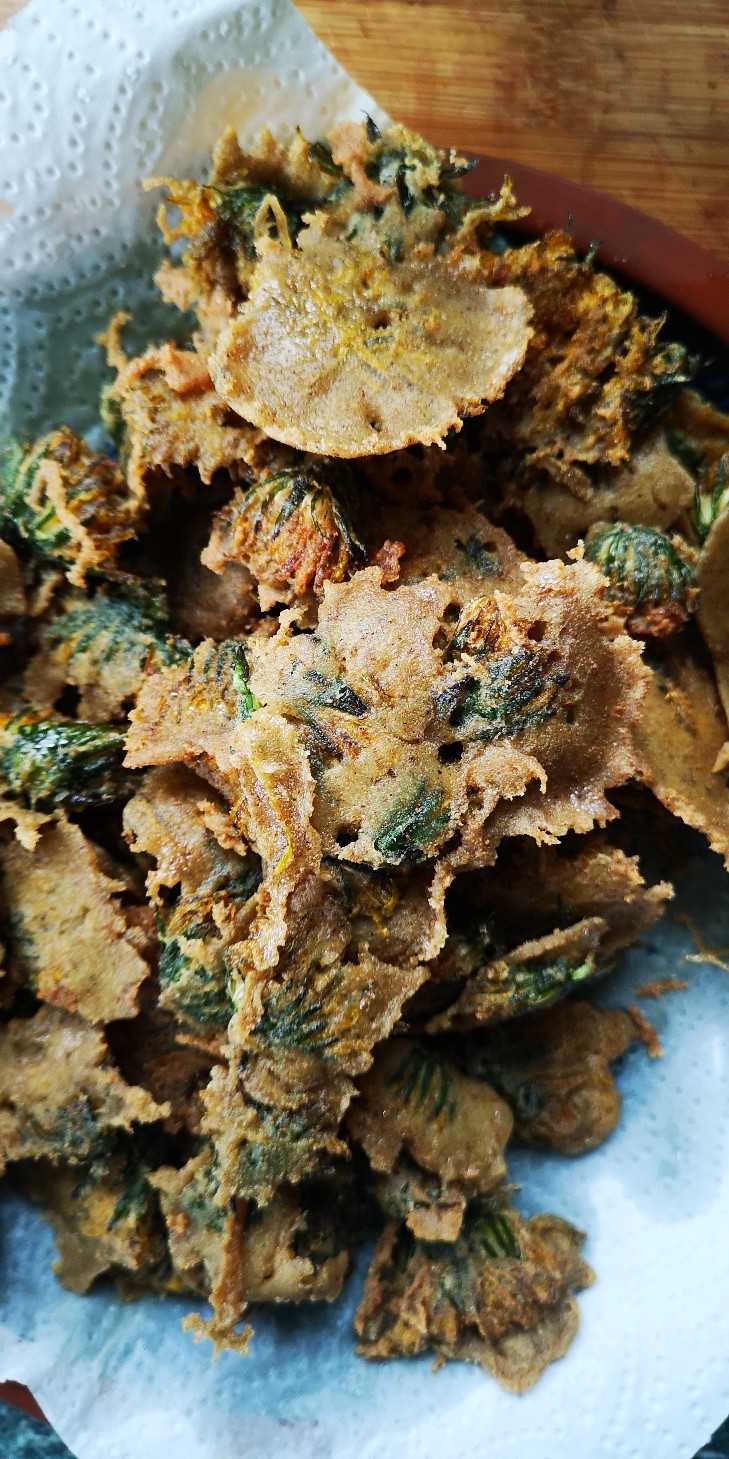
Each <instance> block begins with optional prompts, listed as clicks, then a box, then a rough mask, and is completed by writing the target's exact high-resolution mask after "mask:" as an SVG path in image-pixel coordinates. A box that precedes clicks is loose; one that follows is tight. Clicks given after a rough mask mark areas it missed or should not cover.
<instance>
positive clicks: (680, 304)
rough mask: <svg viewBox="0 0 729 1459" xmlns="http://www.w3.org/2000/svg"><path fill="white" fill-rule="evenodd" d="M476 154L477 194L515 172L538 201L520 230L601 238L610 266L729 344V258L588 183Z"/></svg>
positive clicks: (524, 196)
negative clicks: (562, 231)
mask: <svg viewBox="0 0 729 1459" xmlns="http://www.w3.org/2000/svg"><path fill="white" fill-rule="evenodd" d="M468 155H469V157H470V158H471V159H472V160H473V161H475V163H476V166H475V168H474V169H473V171H471V172H470V173H469V174H468V176H467V178H466V188H467V191H468V192H469V193H470V194H472V195H474V196H479V195H480V196H483V194H484V193H485V192H493V191H498V189H499V187H500V186H501V182H502V180H503V178H504V176H508V177H509V178H510V179H511V182H512V184H513V185H514V190H515V192H516V195H517V197H518V199H519V201H520V202H522V203H524V204H526V205H528V206H529V207H530V209H531V211H530V213H529V215H528V216H527V217H526V218H523V219H520V220H519V221H518V222H517V223H516V224H514V225H512V226H514V227H515V228H516V229H517V230H518V231H519V232H523V233H527V234H531V235H537V234H542V233H546V232H549V231H550V230H553V229H564V228H566V227H567V226H568V225H569V226H570V228H571V232H572V236H573V238H574V241H575V244H576V245H577V248H578V249H579V250H580V251H583V252H587V250H588V249H589V248H590V247H591V246H592V245H593V244H594V243H596V242H597V244H598V246H597V251H596V257H597V259H598V261H599V262H600V263H601V264H602V265H603V266H604V267H606V268H609V269H614V270H616V271H617V272H618V273H620V274H623V275H625V276H626V277H627V278H628V279H630V280H631V281H632V282H633V283H636V284H640V285H642V286H643V287H644V288H646V289H649V290H650V291H651V292H652V293H654V294H657V295H659V296H660V298H661V299H664V300H665V301H666V303H667V304H672V305H673V306H674V307H675V308H676V309H680V310H681V311H682V313H684V314H687V315H688V316H689V317H690V318H691V319H693V320H695V322H696V323H697V324H700V325H702V326H703V327H704V329H706V330H708V331H709V333H710V334H712V335H713V336H714V337H715V339H718V340H720V341H721V343H722V344H725V345H728V346H729V261H724V260H723V259H720V258H718V257H717V256H716V255H715V254H713V253H711V252H710V251H709V249H707V248H704V247H703V246H702V245H701V244H699V243H694V242H693V240H692V239H690V238H687V237H685V235H684V234H683V233H678V232H677V231H676V230H675V229H673V228H670V227H668V226H667V225H666V224H665V223H661V222H659V220H658V219H657V218H652V217H651V216H650V215H649V214H648V213H644V212H642V211H641V210H640V209H638V208H634V207H632V206H630V205H629V204H627V203H623V202H620V201H619V200H618V199H617V198H613V197H610V195H609V194H608V193H603V192H599V191H597V189H595V188H591V187H587V186H586V185H585V184H584V183H579V182H573V181H572V180H571V179H570V178H566V177H560V176H558V175H557V174H556V173H550V172H542V171H540V170H539V169H537V168H535V167H528V166H526V165H525V164H523V163H520V162H511V161H509V160H508V159H506V158H502V157H494V156H492V155H490V154H488V153H482V152H470V153H469V154H468ZM570 220H571V222H570Z"/></svg>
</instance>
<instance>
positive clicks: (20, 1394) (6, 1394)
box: [0, 1382, 45, 1419]
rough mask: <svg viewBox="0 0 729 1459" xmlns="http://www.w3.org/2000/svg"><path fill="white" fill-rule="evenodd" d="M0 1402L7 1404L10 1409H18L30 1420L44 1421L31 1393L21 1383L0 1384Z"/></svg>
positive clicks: (43, 1416) (42, 1414)
mask: <svg viewBox="0 0 729 1459" xmlns="http://www.w3.org/2000/svg"><path fill="white" fill-rule="evenodd" d="M0 1402H1V1403H9V1404H10V1406H11V1408H19V1409H20V1410H21V1412H22V1413H27V1414H28V1416H29V1417H30V1418H41V1419H45V1414H44V1413H42V1412H41V1410H40V1409H39V1407H38V1404H37V1403H36V1401H35V1399H34V1397H33V1395H32V1393H30V1392H29V1391H28V1389H27V1388H24V1387H23V1384H22V1383H12V1382H11V1383H0Z"/></svg>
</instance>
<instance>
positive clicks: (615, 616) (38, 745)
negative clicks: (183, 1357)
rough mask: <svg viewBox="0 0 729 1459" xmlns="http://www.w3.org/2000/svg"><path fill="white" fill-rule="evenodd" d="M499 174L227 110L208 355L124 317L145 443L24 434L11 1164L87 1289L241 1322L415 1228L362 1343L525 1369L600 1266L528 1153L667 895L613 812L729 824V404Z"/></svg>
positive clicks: (7, 651)
mask: <svg viewBox="0 0 729 1459" xmlns="http://www.w3.org/2000/svg"><path fill="white" fill-rule="evenodd" d="M466 170H467V169H466V165H465V164H464V163H463V161H462V160H461V159H459V158H458V157H455V156H454V155H446V154H443V153H441V152H437V151H435V150H434V149H432V148H431V147H430V146H428V145H427V144H426V143H425V142H423V141H422V140H421V139H420V138H418V137H415V136H413V135H412V134H410V133H408V132H406V131H405V130H403V129H402V128H399V127H393V128H391V129H389V130H388V131H387V132H386V133H384V134H380V133H379V132H378V131H377V129H376V128H375V127H374V126H373V125H372V124H371V123H369V122H367V123H364V124H362V125H359V124H353V123H348V124H346V125H343V126H341V127H340V128H338V129H337V130H336V131H335V133H334V134H333V135H332V137H331V138H330V140H329V141H328V142H317V143H313V144H312V143H309V142H307V141H306V140H305V139H304V138H303V137H302V136H301V135H300V134H297V135H296V136H295V137H294V138H293V140H289V141H288V142H286V143H285V144H284V143H280V142H278V141H276V140H274V139H273V138H272V137H271V136H269V135H264V136H263V137H262V138H261V139H260V140H259V143H258V144H257V145H256V147H255V149H254V150H253V151H252V152H250V153H244V152H243V151H241V149H240V147H239V145H238V142H237V141H236V139H235V137H234V136H233V135H232V134H227V135H226V136H224V137H223V139H222V141H221V143H220V145H219V147H218V149H217V152H216V155H215V158H214V162H213V168H212V172H211V175H210V178H209V180H208V182H207V183H206V184H205V185H201V184H198V183H196V182H193V181H186V182H168V183H167V184H166V187H167V194H168V199H169V201H168V205H167V209H163V210H162V218H161V223H162V227H163V232H164V233H165V237H166V240H167V242H168V244H169V245H170V253H169V258H168V260H167V262H166V263H165V264H164V265H163V267H162V269H161V270H160V274H159V277H158V281H159V284H160V286H161V289H162V291H163V294H164V295H165V297H166V298H167V299H168V300H169V301H170V302H171V303H174V304H176V305H178V306H180V307H181V308H183V309H192V310H193V311H194V313H195V316H196V319H197V328H196V330H195V333H194V334H193V336H192V338H191V340H190V341H188V343H187V344H186V345H185V346H184V347H183V346H180V345H179V344H174V343H172V342H168V343H166V344H164V345H162V346H156V347H151V348H150V349H149V350H148V351H147V352H146V353H145V354H143V355H142V356H141V357H139V358H136V359H128V358H127V357H126V355H125V352H124V335H123V330H124V323H125V319H124V317H123V316H121V317H117V319H116V320H114V321H113V323H112V325H111V326H110V329H109V332H108V335H107V337H106V347H107V353H108V357H109V360H110V362H111V364H112V365H113V366H114V368H115V372H116V377H115V379H114V381H113V382H112V383H111V385H110V386H109V387H108V388H106V390H105V392H104V396H103V400H102V407H101V408H102V419H103V422H104V425H105V427H106V430H107V432H108V434H109V437H110V446H109V450H108V453H107V454H102V455H95V454H93V452H92V451H91V450H90V448H89V447H88V445H87V444H86V443H85V442H84V441H82V440H79V439H77V438H76V437H75V436H74V435H73V433H72V432H71V431H70V430H68V429H66V428H64V427H63V426H61V427H60V428H59V429H57V430H55V431H53V432H52V433H51V434H49V435H47V436H44V437H43V438H42V439H41V440H39V441H36V442H35V443H34V444H33V445H30V446H26V445H24V444H23V443H18V444H13V445H8V446H6V448H5V451H4V469H3V479H2V488H1V491H0V510H1V518H0V528H1V531H2V540H0V632H1V635H2V650H1V653H2V665H3V687H2V691H1V692H2V699H1V708H2V726H1V729H0V772H1V777H2V783H1V786H0V789H1V791H2V796H1V799H0V812H1V820H2V830H1V831H0V871H1V873H2V904H1V906H0V937H1V940H2V944H3V957H2V962H1V964H0V1009H1V1010H2V1012H1V1015H0V1016H1V1020H2V1021H1V1022H0V1044H1V1049H0V1159H2V1161H3V1163H4V1164H7V1165H9V1166H11V1167H13V1168H14V1169H15V1170H16V1172H17V1173H18V1175H19V1177H20V1178H21V1179H22V1182H23V1184H24V1187H25V1188H26V1189H27V1190H29V1191H30V1193H31V1194H32V1195H33V1196H34V1197H35V1198H37V1199H38V1200H39V1201H40V1202H41V1203H42V1205H43V1207H44V1208H45V1210H46V1211H47V1213H48V1216H49V1219H50V1221H51V1222H52V1224H53V1226H54V1228H55V1229H56V1231H57V1235H58V1249H59V1261H58V1265H57V1270H58V1273H59V1276H60V1279H61V1280H62V1281H63V1282H64V1283H65V1284H66V1285H67V1286H69V1287H71V1288H72V1289H73V1290H75V1291H78V1292H85V1291H87V1290H88V1289H89V1287H90V1286H91V1284H92V1283H93V1282H94V1281H95V1280H96V1279H97V1278H98V1277H100V1276H102V1275H104V1274H110V1275H112V1276H113V1277H114V1278H115V1279H116V1280H117V1282H118V1283H119V1284H120V1285H121V1287H122V1289H123V1291H124V1293H125V1294H127V1295H129V1294H134V1293H136V1292H140V1291H149V1290H155V1289H156V1290H160V1291H168V1292H170V1291H171V1292H178V1293H179V1292H189V1293H192V1294H195V1295H196V1296H201V1297H205V1298H207V1299H208V1301H209V1303H210V1306H211V1308H212V1316H211V1317H210V1318H209V1319H208V1320H206V1321H203V1319H202V1318H199V1317H196V1318H194V1319H190V1325H191V1326H192V1327H193V1330H194V1331H196V1332H197V1333H205V1334H207V1335H209V1336H210V1337H212V1338H213V1339H214V1340H215V1342H216V1343H217V1344H219V1345H227V1346H237V1347H240V1348H241V1349H242V1350H245V1347H246V1345H247V1343H248V1341H249V1338H250V1333H251V1329H250V1327H249V1326H248V1325H247V1315H248V1313H249V1309H250V1308H251V1307H253V1306H255V1305H256V1304H259V1303H263V1302H291V1301H293V1302H300V1301H320V1300H326V1301H332V1300H334V1299H335V1298H336V1297H337V1296H338V1295H339V1293H340V1292H341V1290H342V1286H343V1283H344V1281H345V1279H346V1276H347V1272H348V1269H349V1266H350V1260H351V1253H352V1251H353V1249H354V1248H355V1246H356V1245H357V1243H359V1242H360V1241H362V1240H363V1239H365V1238H366V1236H367V1234H368V1233H369V1232H371V1231H373V1230H375V1229H377V1228H378V1223H379V1228H380V1229H381V1234H380V1236H379V1240H378V1241H377V1245H376V1248H375V1251H374V1255H373V1257H372V1262H371V1266H370V1270H369V1274H368V1276H367V1279H366V1282H365V1289H364V1293H363V1295H362V1298H361V1302H360V1305H359V1308H358V1312H357V1317H356V1330H357V1335H358V1339H359V1344H360V1348H359V1350H360V1351H361V1352H362V1353H363V1354H364V1356H366V1357H372V1358H386V1357H394V1356H399V1355H411V1354H417V1353H420V1352H423V1351H426V1350H430V1351H433V1352H435V1354H436V1355H437V1357H438V1358H439V1360H443V1359H444V1358H449V1357H450V1358H463V1359H467V1360H469V1361H472V1362H476V1363H479V1364H481V1365H482V1366H483V1367H484V1368H486V1369H488V1370H489V1371H490V1372H492V1373H493V1374H494V1375H495V1376H496V1377H497V1378H498V1379H499V1381H500V1382H502V1383H503V1384H504V1385H505V1386H506V1387H507V1388H509V1389H511V1390H513V1391H522V1390H523V1389H525V1388H527V1387H528V1386H529V1385H530V1384H531V1383H532V1382H533V1381H534V1380H535V1379H536V1378H537V1377H538V1375H539V1374H540V1372H541V1371H542V1370H543V1369H544V1367H545V1366H546V1365H547V1364H548V1363H549V1362H551V1361H552V1360H553V1359H554V1358H557V1357H559V1356H561V1355H562V1354H563V1353H564V1352H565V1351H566V1349H567V1347H568V1345H569V1343H570V1341H571V1338H572V1336H573V1334H574V1332H575V1329H576V1325H577V1308H576V1304H575V1300H574V1294H575V1293H576V1292H577V1291H579V1290H580V1289H582V1288H584V1287H585V1286H586V1285H588V1284H589V1283H590V1282H591V1281H592V1279H593V1278H592V1273H591V1271H590V1268H589V1267H588V1266H587V1265H586V1264H585V1262H584V1261H583V1260H582V1258H581V1256H580V1248H581V1245H582V1241H583V1237H582V1234H581V1233H580V1232H578V1231H576V1230H575V1229H574V1228H573V1227H571V1226H570V1225H569V1224H568V1223H567V1222H566V1221H565V1220H563V1219H561V1218H560V1217H558V1216H555V1215H543V1216H539V1217H537V1218H533V1219H531V1220H526V1219H525V1218H524V1217H523V1216H522V1215H520V1214H519V1211H518V1210H517V1208H516V1206H515V1203H514V1189H513V1187H511V1186H509V1184H508V1168H507V1146H508V1145H509V1142H510V1141H522V1142H527V1143H529V1144H532V1145H538V1146H542V1147H547V1148H551V1149H554V1150H558V1151H562V1152H565V1153H568V1154H570V1155H579V1154H582V1153H584V1152H585V1151H588V1150H591V1149H593V1148H594V1147H595V1146H596V1145H598V1144H599V1143H600V1142H601V1141H603V1140H604V1139H606V1138H607V1136H608V1135H609V1134H610V1132H611V1131H612V1129H613V1128H614V1126H615V1124H616V1122H617V1120H618V1118H619V1115H620V1097H619V1094H618V1092H617V1090H616V1086H615V1083H614V1080H613V1075H612V1072H611V1064H612V1063H613V1062H614V1061H615V1060H617V1059H619V1058H620V1057H621V1056H623V1055H625V1054H626V1053H627V1051H628V1050H629V1049H630V1047H631V1045H632V1044H634V1043H635V1041H636V1039H637V1038H638V1036H639V1034H640V1033H642V1034H643V1036H645V1029H643V1028H642V1026H641V1021H640V1018H638V1019H637V1020H634V1019H633V1018H632V1017H631V1015H630V1014H629V1013H628V1012H622V1011H619V1010H615V1009H604V1008H600V1007H597V1006H593V1004H592V1003H591V1002H589V1001H587V1000H586V998H585V994H586V993H588V992H590V991H591V990H590V988H589V987H588V985H589V984H591V983H592V981H593V980H594V979H595V978H596V977H597V976H598V975H599V974H601V973H603V972H604V971H606V970H607V969H608V968H609V967H610V966H611V965H612V964H613V962H614V960H615V957H616V954H617V953H619V951H620V950H621V949H622V948H624V947H626V946H627V945H628V944H630V943H633V942H635V941H636V940H637V939H639V938H640V937H641V936H643V935H644V934H645V933H646V932H647V931H648V930H649V929H650V928H651V926H652V925H653V924H654V922H655V921H656V919H657V918H658V917H659V916H660V914H661V911H662V909H663V906H664V904H665V902H666V899H667V898H669V897H670V896H671V887H670V885H668V884H667V883H665V882H662V883H660V884H658V885H652V886H649V885H647V884H646V882H645V880H644V878H643V875H642V874H641V870H640V867H639V864H638V859H637V857H636V856H635V855H634V854H632V853H633V849H634V848H633V846H632V843H631V842H630V839H629V835H628V830H627V829H626V826H627V822H626V818H625V817H621V816H620V814H619V811H620V807H621V805H623V806H624V805H630V806H632V807H634V808H637V809H636V810H635V811H634V812H633V813H632V814H633V815H634V818H635V814H638V813H639V816H640V817H641V818H643V820H644V819H645V817H646V816H649V817H650V816H651V815H652V816H654V817H656V818H660V817H661V816H663V817H664V818H665V812H666V811H668V812H671V813H673V814H674V815H677V816H679V817H680V818H681V819H682V820H684V821H685V822H687V823H688V824H689V825H691V826H693V827H695V828H697V829H698V830H700V831H702V832H703V833H704V834H705V836H706V838H707V839H708V841H709V843H710V845H711V846H712V847H714V849H715V850H717V851H719V852H720V853H722V854H723V855H724V856H725V857H726V856H728V855H729V794H728V792H727V769H728V768H729V750H728V748H727V744H726V741H727V739H728V738H729V736H728V734H727V723H726V715H727V712H729V650H728V649H727V643H728V642H729V639H728V637H727V601H726V600H727V593H728V591H729V589H728V588H727V582H728V579H727V573H726V565H725V564H726V548H727V544H728V543H729V510H728V509H727V506H728V503H729V420H728V419H727V418H725V417H722V416H721V415H719V413H718V412H717V411H716V410H714V409H713V408H712V406H711V405H708V404H706V403H704V402H703V401H702V400H700V399H699V397H698V396H697V395H696V394H695V393H693V392H692V391H691V389H690V388H689V382H690V378H691V374H692V369H693V368H694V364H693V362H692V361H691V360H689V359H687V357H686V354H685V351H684V350H683V349H682V348H680V347H679V346H677V345H675V344H671V343H665V342H663V340H662V339H661V336H660V323H658V322H656V321H653V320H649V319H646V318H644V317H643V316H642V315H641V313H640V312H639V309H638V306H637V303H636V301H635V299H634V298H633V297H632V295H631V294H630V293H627V292H626V291H625V290H624V289H623V288H622V287H620V286H619V285H618V284H617V283H615V282H614V281H613V280H612V279H610V278H609V277H608V276H607V275H605V274H603V273H600V272H597V271H596V270H595V269H594V267H593V264H592V262H591V261H590V260H589V259H580V258H579V257H578V256H577V255H576V254H575V251H574V249H573V246H572V243H571V240H570V238H569V236H568V235H567V234H555V235H551V236H548V237H546V238H542V239H538V240H537V241H536V242H528V243H525V242H523V241H520V240H519V239H515V238H514V236H513V235H510V234H509V231H508V230H509V224H510V223H511V222H513V221H514V220H515V219H516V218H518V217H519V216H520V213H521V210H520V209H519V208H518V207H517V205H516V203H515V200H514V198H513V196H512V194H511V191H510V188H509V185H508V183H506V184H505V185H504V188H503V189H502V192H501V194H500V195H499V196H498V197H496V196H494V197H490V198H487V199H482V200H475V199H473V198H471V197H469V196H468V194H467V192H466V190H465V187H464V180H463V178H464V173H465V172H466ZM169 209H172V210H173V212H174V221H173V213H171V212H169V211H168V210H169ZM504 230H506V231H504ZM112 442H113V446H112V444H111V443H112ZM629 785H630V787H631V788H630V790H629V791H628V790H623V791H621V787H627V786H629ZM621 797H622V798H621ZM659 803H660V804H659Z"/></svg>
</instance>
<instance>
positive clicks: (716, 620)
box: [698, 459, 729, 720]
mask: <svg viewBox="0 0 729 1459" xmlns="http://www.w3.org/2000/svg"><path fill="white" fill-rule="evenodd" d="M727 468H728V471H729V459H728V461H727ZM728 484H729V477H728ZM728 560H729V509H727V508H726V507H725V508H724V510H723V511H722V512H720V513H719V515H718V516H717V517H716V518H715V520H714V522H713V524H712V526H711V527H710V529H709V534H708V536H707V538H706V541H705V542H704V545H703V547H702V550H701V556H700V558H699V569H698V585H699V614H698V618H699V627H700V628H701V632H702V634H703V637H704V642H705V643H706V647H707V648H708V650H709V653H710V654H711V658H712V662H713V665H714V673H715V674H716V685H717V688H718V690H719V698H720V699H721V703H722V707H723V710H724V714H725V715H726V718H727V720H729V641H728V640H729V634H728V633H727V627H726V625H727V620H728V618H729V587H728V586H727V571H726V565H727V561H728Z"/></svg>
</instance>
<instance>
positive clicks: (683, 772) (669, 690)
mask: <svg viewBox="0 0 729 1459" xmlns="http://www.w3.org/2000/svg"><path fill="white" fill-rule="evenodd" d="M725 741H726V719H725V716H724V713H723V711H722V707H721V704H720V703H719V699H718V696H717V693H716V688H715V685H714V680H713V676H712V675H711V673H710V672H709V670H708V669H706V668H705V667H704V666H703V664H701V663H700V662H698V661H697V660H696V659H693V658H689V657H688V656H687V655H685V654H682V653H681V652H680V650H674V651H673V652H671V653H669V654H666V655H665V656H664V657H663V658H662V659H661V660H660V661H656V662H655V664H654V665H653V668H652V672H651V677H650V681H649V684H648V690H647V693H646V697H645V701H644V704H643V712H642V715H641V718H640V720H639V722H638V725H637V726H636V729H635V746H636V754H637V759H638V774H639V776H640V779H641V780H642V781H643V782H644V784H646V785H647V786H648V787H649V788H650V790H652V791H653V794H654V795H655V796H656V797H657V799H658V800H660V801H661V803H662V804H663V805H664V806H665V807H666V809H667V810H669V811H670V812H671V813H672V815H674V816H678V817H679V819H680V820H682V821H685V822H686V824H687V825H688V826H693V827H694V828H695V829H696V830H697V831H701V832H702V833H703V835H704V836H706V838H707V840H708V842H709V845H710V846H712V847H713V849H714V850H715V851H718V852H719V854H720V855H721V856H723V857H724V860H725V862H726V864H727V866H729V787H728V786H727V768H728V767H727V763H726V756H725V755H724V753H723V752H724V745H725Z"/></svg>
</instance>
